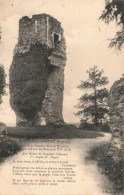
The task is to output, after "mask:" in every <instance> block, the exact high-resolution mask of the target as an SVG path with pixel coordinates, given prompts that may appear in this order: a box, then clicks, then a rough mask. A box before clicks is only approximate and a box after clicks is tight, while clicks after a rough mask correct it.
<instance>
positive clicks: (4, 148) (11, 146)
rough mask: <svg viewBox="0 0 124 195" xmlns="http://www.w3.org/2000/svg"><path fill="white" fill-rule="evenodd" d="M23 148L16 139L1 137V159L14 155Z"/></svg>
mask: <svg viewBox="0 0 124 195" xmlns="http://www.w3.org/2000/svg"><path fill="white" fill-rule="evenodd" d="M20 150H21V146H20V145H19V144H18V143H17V142H16V141H15V139H12V138H8V137H5V136H4V137H3V138H0V161H3V160H4V158H7V157H9V156H12V155H14V154H15V153H16V152H18V151H20Z"/></svg>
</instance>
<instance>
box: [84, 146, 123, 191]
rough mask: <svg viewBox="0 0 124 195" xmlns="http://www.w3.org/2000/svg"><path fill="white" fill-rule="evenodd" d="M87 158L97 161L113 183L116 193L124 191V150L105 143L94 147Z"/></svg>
mask: <svg viewBox="0 0 124 195" xmlns="http://www.w3.org/2000/svg"><path fill="white" fill-rule="evenodd" d="M86 160H94V161H96V162H97V164H98V166H99V167H100V169H101V171H102V173H103V174H105V175H106V176H107V177H108V178H109V180H110V181H111V182H112V183H113V188H114V194H118V193H122V191H123V159H122V150H121V149H118V148H116V147H114V146H113V145H112V144H111V143H103V144H101V145H100V146H97V147H95V148H93V149H92V150H91V151H90V152H89V155H88V157H87V158H86Z"/></svg>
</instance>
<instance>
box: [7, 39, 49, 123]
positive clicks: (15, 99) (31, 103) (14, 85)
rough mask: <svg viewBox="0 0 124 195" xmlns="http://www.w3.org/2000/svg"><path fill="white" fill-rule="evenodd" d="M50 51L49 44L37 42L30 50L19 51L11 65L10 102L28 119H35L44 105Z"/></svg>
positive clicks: (15, 109) (17, 111)
mask: <svg viewBox="0 0 124 195" xmlns="http://www.w3.org/2000/svg"><path fill="white" fill-rule="evenodd" d="M50 53H51V50H50V49H49V48H48V47H47V46H45V45H41V44H40V43H36V44H35V45H32V46H31V48H30V50H29V51H28V52H26V53H19V54H18V53H17V54H16V55H15V56H14V59H13V62H12V65H11V67H10V104H11V107H12V108H13V109H14V111H15V112H16V113H19V114H22V115H23V116H24V117H25V118H26V119H27V120H28V121H33V120H34V118H35V116H36V114H37V112H38V111H40V110H41V107H42V102H43V100H44V97H45V92H46V89H47V78H48V75H49V68H48V56H49V55H50Z"/></svg>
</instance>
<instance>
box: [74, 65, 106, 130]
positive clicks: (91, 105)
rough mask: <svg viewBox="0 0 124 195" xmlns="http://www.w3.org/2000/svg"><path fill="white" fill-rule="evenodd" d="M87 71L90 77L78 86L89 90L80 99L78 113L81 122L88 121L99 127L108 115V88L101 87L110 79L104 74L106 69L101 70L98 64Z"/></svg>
mask: <svg viewBox="0 0 124 195" xmlns="http://www.w3.org/2000/svg"><path fill="white" fill-rule="evenodd" d="M86 73H87V74H88V79H87V80H86V81H81V84H80V85H78V88H79V89H81V90H84V91H85V90H87V91H89V92H88V93H85V94H83V95H82V96H81V98H80V99H79V104H78V105H77V106H76V107H77V108H78V109H79V111H78V112H77V113H76V115H77V116H81V121H80V122H81V124H82V123H84V122H87V123H91V124H93V125H94V126H95V127H98V125H99V124H100V123H102V122H104V121H106V120H107V117H108V105H107V98H108V90H107V89H106V88H101V87H102V86H105V85H107V84H108V79H107V77H105V76H102V75H103V73H104V71H103V70H99V69H98V68H97V66H94V67H93V68H90V69H89V70H87V71H86Z"/></svg>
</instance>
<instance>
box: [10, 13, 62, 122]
mask: <svg viewBox="0 0 124 195" xmlns="http://www.w3.org/2000/svg"><path fill="white" fill-rule="evenodd" d="M37 43H40V44H41V45H46V46H47V48H48V50H49V49H51V50H52V52H51V54H50V55H49V56H48V59H47V60H46V59H45V64H44V65H45V66H47V67H48V72H49V74H48V78H47V90H46V92H45V98H44V101H43V102H42V105H39V106H40V107H41V111H39V112H38V113H37V114H36V115H35V118H34V119H33V124H35V125H41V124H42V121H44V122H43V123H44V124H45V123H46V124H48V123H55V124H60V123H63V122H64V121H63V115H62V108H63V90H64V66H65V65H66V45H65V39H64V35H63V29H62V27H61V23H60V22H59V21H57V20H56V19H54V18H53V17H51V16H49V15H47V14H39V15H33V16H32V18H29V17H27V16H25V17H23V18H22V19H20V21H19V38H18V44H17V45H16V47H15V50H14V56H16V55H20V54H22V55H23V54H26V55H27V54H28V51H30V48H31V47H32V45H33V44H37ZM45 57H46V56H45ZM42 58H43V56H42ZM38 60H39V59H38ZM27 61H28V60H27ZM42 61H43V59H42ZM31 63H33V59H32V61H31ZM37 63H38V62H37ZM39 63H40V62H39ZM29 69H30V64H29ZM12 91H13V90H12V89H11V90H10V96H11V97H12V93H13V92H12ZM11 105H12V107H13V108H14V111H15V113H16V123H17V124H25V125H30V124H31V121H28V119H26V118H25V116H24V115H23V113H21V112H19V111H18V109H17V108H16V106H15V105H13V101H11Z"/></svg>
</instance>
